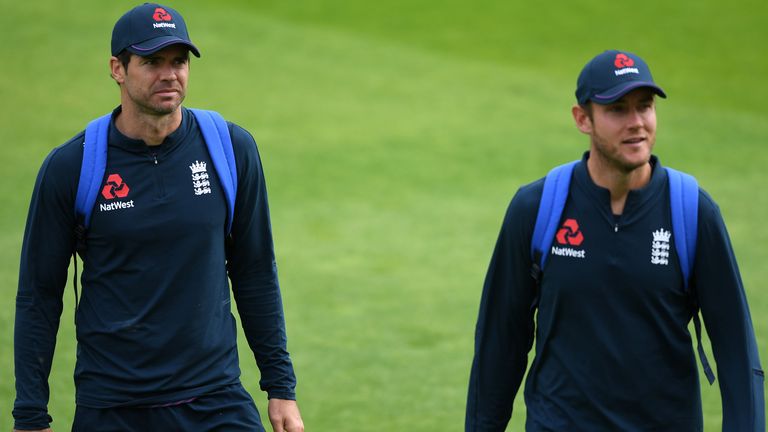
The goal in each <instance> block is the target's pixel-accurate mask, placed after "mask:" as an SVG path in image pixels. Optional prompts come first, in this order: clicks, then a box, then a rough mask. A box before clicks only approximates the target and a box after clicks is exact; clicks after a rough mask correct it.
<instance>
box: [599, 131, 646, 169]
mask: <svg viewBox="0 0 768 432" xmlns="http://www.w3.org/2000/svg"><path fill="white" fill-rule="evenodd" d="M604 142H605V140H603V139H602V138H601V137H600V136H599V135H597V134H593V135H592V148H593V149H594V150H595V153H596V154H595V155H592V156H597V158H598V159H600V161H601V163H602V164H603V165H607V166H611V167H613V168H614V169H616V170H618V171H619V172H621V173H624V174H629V173H631V172H632V171H634V170H636V169H638V168H641V167H643V166H645V165H646V164H647V163H649V162H650V160H651V151H652V150H653V144H654V143H650V148H649V149H648V155H647V156H646V157H645V158H643V160H641V161H638V162H633V161H630V160H627V159H625V158H622V157H621V152H616V154H613V153H611V152H609V151H608V150H607V146H606V145H604V144H603V143H604ZM621 145H622V144H619V146H621ZM619 148H621V147H619Z"/></svg>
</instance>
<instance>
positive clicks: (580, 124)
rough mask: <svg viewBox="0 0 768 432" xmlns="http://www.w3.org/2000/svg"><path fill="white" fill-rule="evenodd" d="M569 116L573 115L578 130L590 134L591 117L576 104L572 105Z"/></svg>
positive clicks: (591, 126)
mask: <svg viewBox="0 0 768 432" xmlns="http://www.w3.org/2000/svg"><path fill="white" fill-rule="evenodd" d="M571 114H573V121H575V122H576V127H577V128H579V130H580V131H581V132H582V133H585V134H591V133H592V128H593V124H592V117H591V116H590V114H589V113H588V112H587V111H586V110H585V109H584V107H582V106H581V105H578V104H576V105H574V106H573V108H571Z"/></svg>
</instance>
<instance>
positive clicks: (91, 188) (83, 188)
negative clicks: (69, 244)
mask: <svg viewBox="0 0 768 432" xmlns="http://www.w3.org/2000/svg"><path fill="white" fill-rule="evenodd" d="M111 119H112V113H109V114H106V115H104V116H101V117H99V118H97V119H95V120H93V121H91V122H90V123H88V126H87V127H86V128H85V141H84V142H83V161H82V164H81V166H80V180H79V181H78V184H77V196H76V197H75V217H76V219H77V224H78V227H79V228H80V229H83V230H85V229H87V228H88V227H89V226H90V224H91V214H92V213H93V206H94V205H95V203H96V196H97V195H98V193H99V186H100V185H101V180H102V179H103V178H104V171H105V170H106V168H107V133H108V132H109V122H110V120H111Z"/></svg>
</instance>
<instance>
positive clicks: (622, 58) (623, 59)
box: [613, 53, 635, 69]
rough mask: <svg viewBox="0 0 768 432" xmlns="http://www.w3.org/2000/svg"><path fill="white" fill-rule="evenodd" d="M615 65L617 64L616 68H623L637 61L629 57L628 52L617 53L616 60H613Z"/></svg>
mask: <svg viewBox="0 0 768 432" xmlns="http://www.w3.org/2000/svg"><path fill="white" fill-rule="evenodd" d="M613 65H614V66H616V69H621V68H625V67H632V66H634V65H635V61H634V60H632V59H631V58H629V56H627V55H626V54H621V53H619V54H616V60H614V61H613Z"/></svg>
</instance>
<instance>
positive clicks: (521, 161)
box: [0, 0, 768, 431]
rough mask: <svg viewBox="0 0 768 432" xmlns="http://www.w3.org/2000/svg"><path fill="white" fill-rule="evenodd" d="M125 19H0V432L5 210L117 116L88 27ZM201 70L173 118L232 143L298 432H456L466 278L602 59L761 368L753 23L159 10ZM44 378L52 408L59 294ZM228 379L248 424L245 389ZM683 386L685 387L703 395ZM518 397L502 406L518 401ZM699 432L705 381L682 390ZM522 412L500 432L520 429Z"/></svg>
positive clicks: (9, 336)
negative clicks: (65, 153) (622, 82)
mask: <svg viewBox="0 0 768 432" xmlns="http://www.w3.org/2000/svg"><path fill="white" fill-rule="evenodd" d="M136 4H137V3H134V2H127V1H122V0H120V1H110V2H103V1H102V2H98V1H95V0H79V1H76V2H75V1H72V0H62V1H55V2H54V1H52V0H42V1H37V2H18V1H10V0H0V11H1V12H0V32H1V33H0V34H2V43H0V65H1V66H2V67H0V101H2V102H1V103H0V161H2V162H3V174H2V177H1V178H2V180H3V181H2V182H0V200H1V201H0V202H2V205H0V241H1V242H2V244H1V246H2V247H0V254H2V255H0V256H1V257H2V259H0V281H1V282H2V283H1V284H0V295H1V296H2V297H0V298H2V307H0V347H2V348H1V349H0V428H5V429H6V430H7V429H9V428H10V427H11V426H12V417H11V409H12V405H13V398H14V379H13V349H12V346H13V345H12V343H13V321H14V298H15V291H16V283H17V272H18V260H19V251H20V248H21V237H22V232H23V229H24V222H25V218H26V210H27V206H28V203H29V197H30V194H31V189H32V186H33V183H34V179H35V176H36V173H37V170H38V168H39V166H40V163H41V162H42V160H43V158H44V157H45V155H46V154H47V153H48V152H49V151H50V150H51V149H52V148H53V147H54V146H56V145H58V144H61V143H63V142H64V141H66V140H67V139H69V138H70V137H71V136H73V135H75V134H76V133H77V132H78V131H80V130H82V129H83V127H84V126H85V124H86V123H87V121H88V120H90V119H92V118H94V117H96V116H98V115H100V114H103V113H106V112H107V111H109V110H110V109H112V108H113V107H114V106H115V105H116V104H117V103H118V100H119V99H118V90H117V87H116V86H115V84H114V83H113V82H112V81H111V79H110V78H109V73H108V69H107V64H108V59H109V41H110V35H111V30H112V26H113V24H114V22H115V21H116V20H117V18H118V17H119V16H120V15H121V14H122V13H124V12H125V11H126V10H128V9H129V8H131V7H133V6H134V5H136ZM167 5H169V6H171V7H174V8H176V9H178V10H180V11H181V12H182V13H183V14H184V17H185V19H186V21H187V24H188V26H189V29H190V34H191V37H192V40H193V41H194V42H195V44H196V45H197V46H198V47H199V48H200V50H201V52H202V55H203V56H202V58H200V59H197V58H193V60H192V64H191V75H190V86H189V93H188V95H189V96H188V98H187V101H186V105H187V106H191V107H200V108H208V109H215V110H218V111H219V112H221V113H223V114H224V116H225V117H227V118H228V119H229V120H232V121H234V122H236V123H239V124H240V125H242V126H244V127H246V128H247V129H249V130H250V131H251V132H252V133H253V135H254V136H255V137H256V140H257V142H258V143H259V148H260V151H261V155H262V159H263V162H264V165H265V171H266V175H267V182H268V189H269V194H270V204H271V210H272V216H273V217H272V219H273V229H274V234H275V243H276V244H275V246H276V253H277V258H278V265H279V269H280V278H281V286H282V289H283V296H284V303H285V309H286V318H287V326H288V335H289V350H290V351H291V352H292V356H293V359H294V363H295V366H296V372H297V374H298V378H299V385H298V387H297V392H298V397H299V404H300V406H301V409H302V414H303V416H304V420H305V423H306V425H307V430H310V431H311V430H314V431H393V430H415V431H446V430H461V429H462V428H463V417H464V404H465V398H466V385H467V379H468V375H469V367H470V363H471V358H472V348H473V333H474V324H475V320H476V314H477V309H478V304H479V299H480V291H481V286H482V281H483V277H484V274H485V270H486V266H487V264H488V260H489V258H490V254H491V251H492V248H493V245H494V243H495V239H496V235H497V233H498V229H499V226H500V223H501V219H502V216H503V213H504V210H505V208H506V206H507V204H508V202H509V199H510V198H511V197H512V195H513V194H514V192H515V191H516V190H517V188H518V187H519V186H520V185H522V184H524V183H527V182H530V181H533V180H535V179H537V178H539V177H541V176H542V175H543V174H544V173H545V172H546V170H548V169H549V168H550V167H552V166H554V165H555V164H559V163H562V162H565V161H568V160H572V159H575V158H578V157H579V156H580V154H581V152H582V151H583V150H584V149H586V148H587V145H588V143H587V138H586V137H585V136H583V135H581V134H580V133H578V131H577V130H576V128H575V127H574V126H573V124H572V120H571V118H570V107H571V105H572V103H573V102H574V97H573V91H574V89H575V80H576V76H577V75H578V72H579V70H580V69H581V67H582V66H583V65H584V63H585V62H586V61H588V60H589V59H590V58H591V57H592V56H594V55H595V54H597V53H599V52H601V51H602V50H605V49H611V48H619V49H624V50H629V51H632V52H635V53H637V54H640V55H641V56H643V57H644V58H645V60H646V61H648V63H649V64H650V65H651V68H652V69H653V73H654V77H655V78H656V81H657V82H658V83H659V84H660V85H661V86H662V87H663V88H664V89H665V90H666V91H667V94H668V95H669V99H667V100H661V101H660V102H659V104H658V118H659V131H658V141H657V147H656V151H655V153H656V154H657V155H659V156H660V157H661V160H662V162H663V163H665V164H667V165H670V166H673V167H676V168H678V169H681V170H685V171H688V172H691V173H693V174H695V175H696V176H697V178H698V180H699V182H700V184H701V185H702V186H703V187H704V188H705V189H707V190H708V191H709V192H710V193H711V194H712V196H713V197H714V198H715V199H716V200H717V201H718V202H719V204H720V205H721V207H722V210H723V214H724V217H725V220H726V223H727V225H728V227H729V230H730V233H731V236H732V240H733V244H734V248H735V251H736V255H737V258H738V259H739V262H740V266H741V271H742V276H743V279H744V283H745V286H746V290H747V295H748V297H749V301H750V305H751V310H752V317H753V320H754V325H755V330H756V333H757V336H758V339H759V340H758V343H759V346H760V352H761V357H762V359H763V361H764V362H765V361H766V359H768V322H767V321H766V319H765V317H766V313H768V293H766V291H765V281H766V280H768V266H766V265H765V262H766V261H768V248H767V247H766V245H768V230H766V229H765V227H764V224H763V221H764V219H765V214H766V210H768V194H766V186H768V184H767V182H766V180H768V174H766V166H768V150H766V148H765V146H766V145H767V143H766V138H768V110H767V109H766V101H768V85H766V84H768V83H767V82H766V81H767V78H766V77H768V57H767V56H766V55H765V43H766V42H768V26H766V25H765V23H766V20H767V19H768V4H766V2H765V1H764V0H736V1H732V2H729V3H728V4H727V5H726V4H724V3H722V2H720V1H714V0H702V1H699V2H670V1H665V0H648V1H645V2H632V3H627V2H618V1H617V2H606V1H604V0H576V1H565V0H555V1H550V2H540V3H537V2H515V1H502V0H494V1H490V0H489V1H482V0H481V1H476V2H468V1H458V0H444V1H435V0H393V1H380V2H353V1H343V0H315V1H245V0H240V1H237V0H223V1H218V2H204V1H201V0H198V1H184V2H181V1H175V2H172V3H167ZM71 293H72V290H71V287H70V288H68V289H67V291H66V297H65V302H66V303H65V312H64V316H63V317H62V325H61V329H60V332H59V343H58V346H57V351H56V357H55V362H54V370H53V372H52V374H51V378H50V382H51V392H52V399H51V403H50V411H51V414H52V415H53V417H54V423H53V427H54V429H55V430H59V431H63V430H69V428H70V423H71V419H72V414H73V411H74V389H73V383H72V371H73V365H74V352H75V340H74V328H73V320H72V309H73V307H74V305H73V303H74V302H73V295H72V294H71ZM241 364H242V368H243V380H244V382H245V384H246V387H247V388H248V389H249V390H251V392H252V393H253V395H254V398H255V399H256V400H257V403H258V405H259V407H260V410H261V411H262V415H263V416H264V417H265V420H266V397H265V395H264V394H263V393H261V392H259V391H258V384H257V381H258V377H259V375H258V370H257V368H256V366H255V362H254V361H253V360H252V355H251V354H250V353H249V352H247V346H246V344H245V343H241ZM702 381H704V380H703V377H702ZM520 393H521V392H520ZM703 398H704V410H705V422H706V430H719V429H720V416H721V414H720V412H721V411H720V400H719V391H718V389H717V386H715V387H711V388H710V387H706V388H704V389H703ZM524 411H525V409H524V405H523V403H522V396H521V394H519V395H518V399H517V401H516V405H515V413H514V415H513V419H512V422H511V423H510V427H509V430H522V429H523V424H524V418H525V415H524V414H525V412H524Z"/></svg>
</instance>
